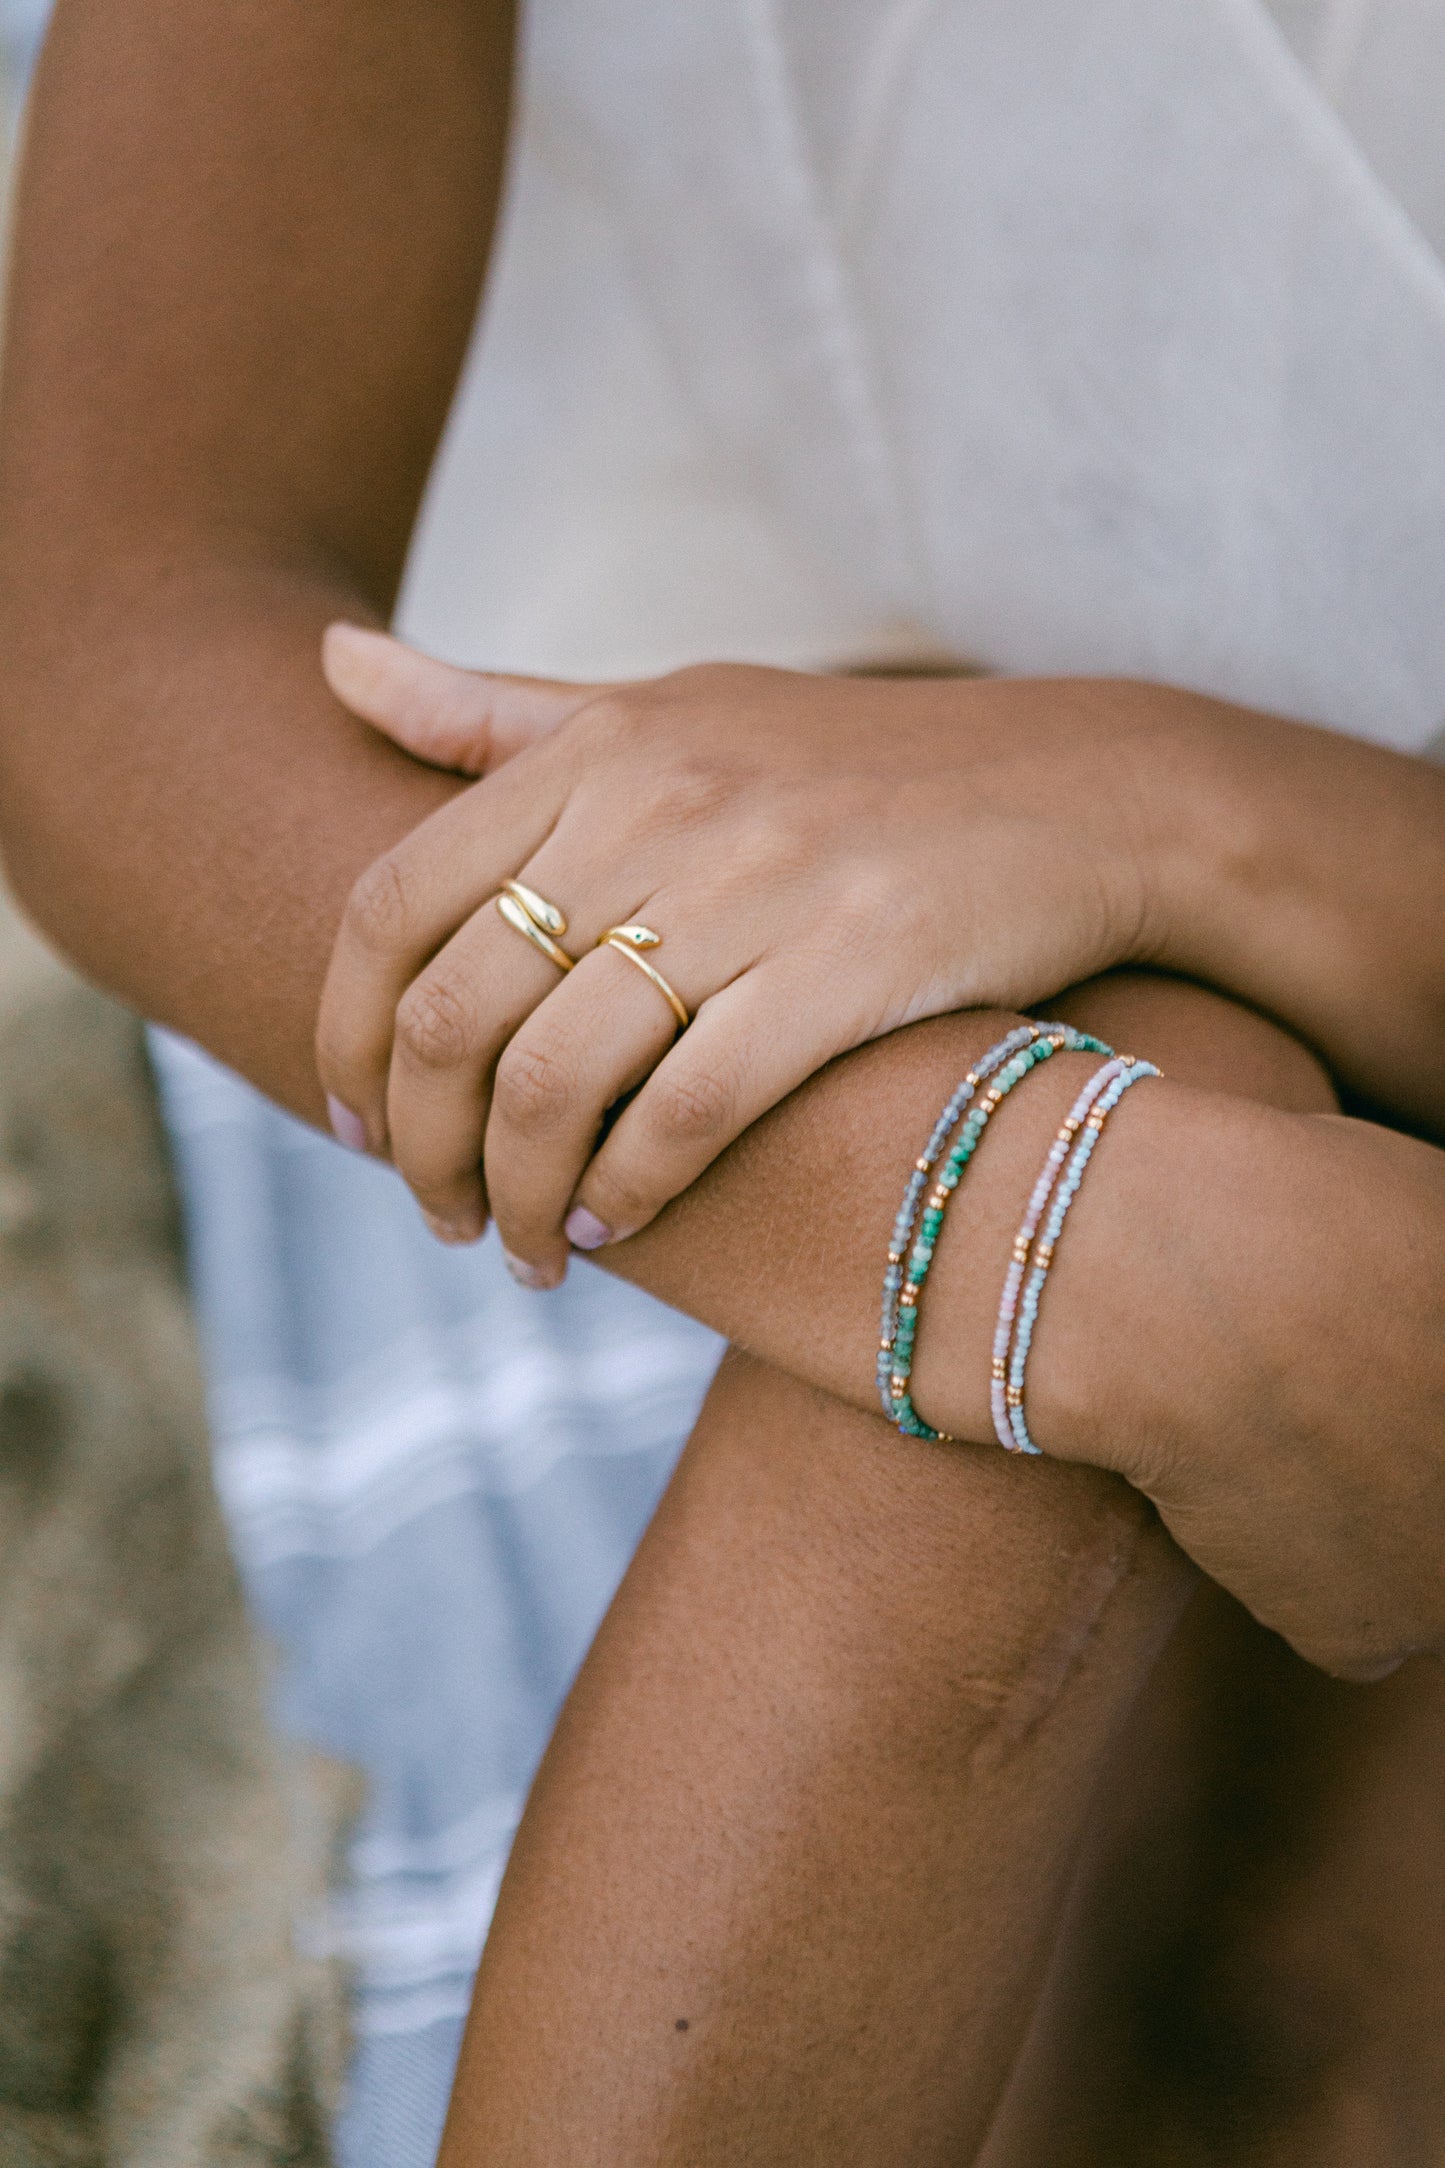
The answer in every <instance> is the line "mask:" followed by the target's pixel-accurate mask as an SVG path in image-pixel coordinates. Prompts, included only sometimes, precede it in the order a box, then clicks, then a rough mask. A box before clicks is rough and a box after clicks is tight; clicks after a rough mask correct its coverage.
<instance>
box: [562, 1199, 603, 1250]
mask: <svg viewBox="0 0 1445 2168" xmlns="http://www.w3.org/2000/svg"><path fill="white" fill-rule="evenodd" d="M562 1232H563V1234H564V1235H565V1236H566V1237H567V1240H568V1241H569V1242H570V1243H571V1245H572V1247H573V1249H574V1250H600V1249H601V1248H602V1246H603V1244H604V1243H607V1242H610V1241H611V1240H612V1229H611V1228H610V1227H604V1226H603V1224H602V1222H601V1220H600V1219H599V1218H598V1217H597V1214H596V1213H595V1212H589V1211H588V1209H587V1207H586V1205H585V1204H574V1205H573V1207H572V1209H571V1211H570V1212H569V1213H568V1214H567V1217H566V1219H565V1220H564V1221H563V1223H562Z"/></svg>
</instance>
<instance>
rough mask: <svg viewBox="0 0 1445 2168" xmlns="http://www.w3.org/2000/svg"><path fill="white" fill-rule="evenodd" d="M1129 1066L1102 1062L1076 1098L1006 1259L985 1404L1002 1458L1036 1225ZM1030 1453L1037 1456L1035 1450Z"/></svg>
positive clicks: (1012, 1448)
mask: <svg viewBox="0 0 1445 2168" xmlns="http://www.w3.org/2000/svg"><path fill="white" fill-rule="evenodd" d="M1129 1066H1130V1063H1129V1057H1128V1056H1127V1055H1124V1054H1116V1055H1114V1057H1113V1058H1112V1060H1110V1061H1106V1062H1105V1064H1104V1066H1103V1068H1102V1069H1096V1070H1095V1071H1094V1074H1093V1075H1092V1076H1091V1077H1090V1079H1089V1081H1088V1083H1087V1084H1086V1085H1085V1086H1084V1088H1083V1090H1082V1091H1081V1092H1080V1094H1079V1096H1078V1098H1077V1099H1076V1100H1075V1101H1074V1103H1073V1105H1072V1106H1071V1107H1070V1109H1069V1111H1068V1113H1067V1114H1066V1115H1065V1117H1064V1120H1063V1122H1062V1124H1061V1126H1060V1128H1059V1133H1058V1135H1057V1136H1056V1137H1055V1138H1054V1141H1053V1143H1052V1144H1051V1145H1050V1146H1049V1150H1048V1157H1047V1158H1046V1159H1045V1161H1044V1164H1043V1167H1042V1169H1041V1171H1040V1173H1039V1178H1038V1180H1037V1182H1035V1184H1034V1186H1033V1192H1032V1194H1031V1196H1030V1197H1029V1202H1028V1209H1027V1211H1026V1212H1025V1213H1024V1216H1023V1221H1022V1223H1021V1225H1020V1227H1019V1231H1018V1233H1017V1234H1016V1235H1015V1236H1014V1246H1013V1254H1012V1256H1011V1257H1010V1259H1009V1268H1008V1274H1007V1276H1006V1278H1005V1280H1004V1283H1003V1295H1002V1298H1001V1300H1000V1302H999V1306H998V1323H997V1325H996V1326H995V1327H994V1335H993V1373H992V1378H991V1382H990V1389H989V1402H990V1407H991V1410H992V1414H993V1427H994V1435H995V1436H996V1437H997V1439H998V1442H999V1444H1000V1445H1001V1446H1002V1447H1003V1449H1004V1451H1005V1452H1006V1453H1017V1452H1019V1451H1021V1450H1022V1448H1021V1447H1020V1445H1019V1443H1018V1440H1017V1439H1016V1438H1015V1436H1014V1434H1013V1430H1012V1428H1011V1427H1010V1424H1009V1419H1008V1396H1007V1385H1008V1351H1009V1343H1010V1341H1011V1340H1012V1338H1013V1323H1014V1317H1015V1315H1016V1313H1017V1310H1018V1297H1019V1289H1020V1288H1021V1287H1022V1285H1023V1278H1024V1268H1025V1266H1026V1265H1027V1264H1028V1261H1029V1251H1030V1249H1031V1247H1032V1245H1033V1239H1034V1236H1035V1235H1036V1234H1037V1233H1038V1229H1039V1221H1040V1220H1041V1219H1042V1218H1043V1216H1044V1210H1045V1207H1046V1206H1047V1204H1048V1202H1049V1199H1050V1198H1051V1197H1052V1195H1053V1193H1054V1186H1055V1184H1056V1183H1057V1181H1058V1177H1059V1169H1060V1168H1061V1167H1062V1166H1063V1164H1064V1161H1065V1160H1066V1159H1067V1158H1068V1156H1069V1147H1070V1145H1071V1144H1072V1143H1073V1141H1074V1139H1075V1137H1076V1136H1077V1135H1078V1133H1079V1131H1080V1130H1081V1129H1082V1128H1083V1126H1084V1118H1085V1116H1086V1115H1087V1114H1088V1112H1089V1109H1090V1108H1091V1107H1092V1106H1093V1104H1094V1101H1095V1100H1096V1099H1097V1098H1099V1096H1100V1095H1101V1093H1102V1092H1103V1090H1104V1088H1105V1086H1106V1085H1108V1084H1111V1083H1112V1082H1113V1080H1114V1078H1115V1077H1116V1076H1122V1075H1123V1073H1124V1071H1125V1070H1126V1069H1127V1068H1128V1067H1129ZM1030 1450H1033V1451H1036V1450H1037V1448H1036V1447H1034V1448H1031V1449H1030Z"/></svg>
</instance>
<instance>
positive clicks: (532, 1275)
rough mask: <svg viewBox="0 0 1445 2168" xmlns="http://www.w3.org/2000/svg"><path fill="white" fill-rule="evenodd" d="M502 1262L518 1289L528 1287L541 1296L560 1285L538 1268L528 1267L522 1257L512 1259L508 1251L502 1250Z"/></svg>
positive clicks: (535, 1266) (534, 1266)
mask: <svg viewBox="0 0 1445 2168" xmlns="http://www.w3.org/2000/svg"><path fill="white" fill-rule="evenodd" d="M502 1261H503V1263H504V1264H505V1265H506V1268H507V1270H508V1272H510V1273H511V1275H512V1278H513V1279H514V1280H515V1281H516V1283H517V1285H518V1286H519V1287H530V1288H532V1289H533V1290H534V1291H535V1292H536V1293H538V1294H541V1293H543V1292H544V1291H545V1290H546V1289H547V1288H549V1287H556V1286H558V1285H559V1284H560V1283H559V1282H558V1281H556V1280H554V1279H552V1278H550V1277H549V1275H548V1274H547V1273H545V1272H543V1271H542V1270H541V1268H540V1267H539V1266H537V1265H529V1264H528V1263H527V1261H526V1259H525V1258H524V1257H514V1256H513V1255H512V1253H511V1251H510V1250H503V1252H502Z"/></svg>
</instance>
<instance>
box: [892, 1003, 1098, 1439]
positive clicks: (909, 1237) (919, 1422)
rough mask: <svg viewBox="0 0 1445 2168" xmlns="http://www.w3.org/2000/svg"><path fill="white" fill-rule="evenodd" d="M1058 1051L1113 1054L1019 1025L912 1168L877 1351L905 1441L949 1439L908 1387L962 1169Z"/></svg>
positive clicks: (950, 1108)
mask: <svg viewBox="0 0 1445 2168" xmlns="http://www.w3.org/2000/svg"><path fill="white" fill-rule="evenodd" d="M1060 1050H1067V1051H1069V1052H1079V1053H1096V1054H1104V1055H1107V1054H1108V1053H1109V1051H1110V1049H1109V1048H1108V1047H1106V1046H1105V1045H1104V1044H1103V1043H1102V1041H1100V1040H1098V1039H1095V1038H1093V1037H1091V1036H1090V1034H1089V1033H1087V1032H1083V1031H1076V1030H1075V1029H1074V1028H1073V1026H1072V1025H1070V1024H1027V1025H1021V1026H1018V1027H1017V1028H1016V1029H1015V1030H1014V1031H1012V1032H1010V1033H1009V1035H1008V1037H1007V1038H1006V1039H1002V1040H1000V1041H999V1043H998V1045H997V1046H993V1047H990V1049H989V1051H988V1053H987V1054H985V1055H984V1057H983V1059H982V1061H980V1062H979V1063H978V1064H977V1065H976V1066H975V1067H974V1068H973V1069H971V1070H970V1071H969V1073H968V1075H967V1076H966V1077H965V1078H964V1080H963V1082H962V1083H961V1084H960V1085H959V1086H958V1088H957V1090H956V1091H955V1092H954V1093H953V1095H952V1097H951V1098H950V1100H949V1101H948V1104H947V1105H946V1106H945V1108H944V1110H943V1113H942V1114H941V1115H940V1116H939V1119H938V1121H937V1122H936V1123H935V1125H934V1129H933V1134H932V1136H931V1137H930V1139H929V1143H928V1147H927V1149H926V1151H925V1152H924V1154H923V1156H922V1157H921V1158H920V1159H918V1160H917V1161H916V1162H915V1164H914V1170H913V1174H912V1175H911V1176H910V1178H909V1184H908V1188H907V1190H906V1191H905V1193H904V1199H903V1204H902V1206H901V1207H900V1209H899V1214H898V1218H897V1220H896V1221H895V1222H894V1231H893V1233H894V1238H893V1242H892V1245H891V1247H890V1249H889V1253H888V1266H887V1271H886V1273H885V1276H884V1286H883V1313H882V1320H881V1328H882V1329H881V1333H880V1340H879V1352H878V1388H879V1397H880V1399H881V1401H882V1403H883V1408H884V1412H885V1413H886V1414H887V1416H888V1418H889V1420H890V1421H891V1422H892V1423H894V1424H895V1425H896V1427H897V1428H898V1429H899V1430H901V1431H903V1432H904V1434H905V1435H906V1436H908V1437H914V1438H924V1439H931V1440H943V1439H944V1438H945V1437H946V1433H945V1432H943V1431H940V1430H934V1429H933V1428H932V1427H931V1425H930V1424H928V1423H925V1422H924V1421H923V1419H922V1417H921V1416H920V1415H919V1413H918V1410H917V1409H916V1408H915V1407H914V1405H913V1400H912V1397H911V1395H910V1393H909V1390H908V1384H909V1379H910V1377H911V1376H912V1372H913V1352H914V1344H915V1341H916V1339H917V1334H918V1304H919V1301H920V1299H921V1297H922V1292H923V1286H924V1282H925V1281H926V1280H927V1277H928V1270H929V1267H930V1265H931V1264H932V1262H933V1254H934V1250H935V1248H936V1246H937V1242H938V1235H939V1231H940V1229H941V1227H942V1225H943V1217H944V1213H945V1211H946V1210H947V1207H948V1200H949V1198H950V1197H951V1196H952V1194H953V1192H954V1190H955V1189H956V1188H957V1187H958V1184H959V1182H960V1181H961V1180H962V1179H963V1173H964V1169H965V1168H966V1167H967V1165H968V1163H969V1161H970V1160H971V1159H972V1157H973V1155H974V1153H975V1151H976V1150H977V1149H978V1144H979V1140H980V1138H981V1137H982V1135H983V1132H984V1130H985V1129H986V1128H987V1126H988V1123H989V1120H990V1118H991V1117H992V1115H993V1113H994V1111H995V1110H996V1108H997V1107H998V1106H999V1105H1000V1104H1001V1103H1002V1101H1003V1100H1004V1099H1006V1098H1007V1097H1008V1094H1009V1093H1010V1092H1011V1091H1012V1090H1013V1088H1014V1086H1015V1085H1016V1084H1020V1083H1022V1081H1023V1079H1024V1078H1025V1077H1026V1076H1027V1075H1028V1074H1029V1072H1030V1071H1031V1070H1032V1069H1034V1068H1036V1067H1037V1066H1038V1064H1039V1063H1040V1062H1042V1061H1047V1060H1048V1059H1049V1058H1050V1057H1051V1056H1052V1055H1053V1054H1055V1053H1057V1052H1059V1051H1060ZM995 1072H996V1073H995ZM990 1074H993V1075H994V1081H993V1083H992V1084H991V1085H990V1086H989V1089H988V1091H987V1092H986V1093H985V1094H984V1096H983V1098H982V1099H981V1100H979V1101H978V1103H977V1104H976V1105H974V1106H972V1107H971V1108H970V1110H969V1111H968V1112H967V1114H965V1115H964V1119H963V1123H962V1127H961V1128H960V1129H959V1131H958V1135H957V1137H956V1139H955V1141H954V1144H953V1146H952V1149H951V1150H950V1152H949V1154H948V1158H947V1161H946V1162H945V1164H944V1167H943V1169H942V1172H941V1173H940V1174H939V1177H938V1181H937V1184H936V1186H935V1188H934V1190H933V1192H932V1194H931V1195H930V1196H929V1198H928V1200H927V1203H926V1204H925V1205H924V1207H923V1210H922V1213H921V1215H919V1214H918V1204H919V1200H920V1198H921V1197H922V1194H923V1185H924V1182H925V1181H926V1179H927V1177H928V1174H929V1173H930V1172H931V1170H932V1167H933V1165H934V1164H935V1163H936V1161H937V1158H938V1155H939V1153H940V1152H941V1150H942V1148H943V1140H944V1139H945V1138H946V1137H947V1136H948V1134H949V1131H950V1130H951V1129H952V1127H953V1125H954V1123H955V1122H956V1121H957V1119H958V1117H959V1115H960V1114H962V1113H963V1111H964V1109H965V1108H966V1107H969V1103H970V1101H972V1099H973V1097H974V1094H975V1093H976V1092H977V1090H978V1087H979V1085H980V1083H981V1082H982V1081H983V1080H984V1078H985V1077H987V1076H989V1075H990ZM915 1218H916V1229H915ZM905 1255H906V1257H907V1266H906V1269H905V1265H904V1258H905Z"/></svg>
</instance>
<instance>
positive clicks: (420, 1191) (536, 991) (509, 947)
mask: <svg viewBox="0 0 1445 2168" xmlns="http://www.w3.org/2000/svg"><path fill="white" fill-rule="evenodd" d="M558 979H559V974H558V969H557V966H556V965H555V964H553V963H552V962H550V961H549V960H548V958H547V957H546V956H544V955H543V954H542V953H541V952H540V951H539V950H538V949H536V948H534V947H533V946H531V945H530V944H529V943H528V942H527V941H526V940H525V939H524V938H523V937H522V936H521V935H520V934H518V933H517V932H516V930H515V929H514V928H513V927H511V926H510V925H508V923H507V922H506V921H505V920H504V919H503V918H502V916H501V914H500V913H499V912H498V911H497V910H496V909H495V908H494V906H493V905H492V904H491V903H490V902H489V903H487V904H484V905H483V907H482V908H481V909H480V910H479V911H477V912H475V913H474V914H473V915H472V917H471V918H469V919H468V920H467V922H466V923H465V925H463V926H462V927H461V928H460V929H459V930H458V931H457V933H455V934H454V935H453V936H452V938H451V940H450V941H448V942H447V944H446V946H445V947H444V948H443V949H442V950H441V951H440V952H439V953H438V954H437V955H436V956H434V957H433V958H432V960H431V962H430V963H429V964H428V965H427V967H426V969H425V970H424V971H423V972H422V973H421V974H420V975H419V976H418V977H417V978H416V979H415V980H414V981H413V982H412V984H411V985H410V986H409V987H408V988H407V990H406V992H405V994H404V995H403V996H402V999H401V1001H400V1003H399V1005H398V1007H397V1011H396V1028H395V1036H394V1039H393V1043H392V1052H391V1065H390V1070H389V1073H388V1079H387V1128H388V1133H389V1137H390V1145H391V1157H392V1161H393V1163H394V1165H395V1166H396V1168H397V1170H398V1172H399V1173H400V1174H401V1176H402V1178H403V1179H404V1180H405V1182H406V1183H407V1185H408V1186H409V1188H410V1189H411V1190H412V1192H413V1194H414V1195H415V1197H416V1200H417V1203H418V1204H419V1205H420V1206H421V1208H422V1211H423V1212H424V1213H425V1215H426V1218H427V1221H428V1223H429V1225H430V1226H431V1229H432V1232H433V1233H434V1234H435V1235H437V1236H438V1237H439V1238H440V1239H441V1240H442V1241H444V1242H474V1241H475V1240H476V1239H477V1237H478V1236H479V1235H480V1234H481V1232H482V1230H483V1228H484V1226H485V1225H486V1215H487V1197H486V1192H485V1186H484V1183H483V1180H482V1173H481V1160H482V1138H483V1134H484V1132H485V1129H486V1121H487V1109H488V1105H489V1102H490V1097H491V1084H492V1074H493V1071H494V1069H495V1067H496V1063H497V1059H498V1057H499V1055H500V1054H501V1052H502V1050H503V1048H504V1047H505V1046H506V1044H507V1042H508V1040H509V1039H511V1038H512V1037H513V1035H514V1033H515V1032H516V1031H517V1029H518V1028H519V1026H521V1025H522V1024H524V1023H525V1021H526V1019H527V1018H528V1017H529V1016H530V1015H531V1013H532V1011H533V1010H534V1009H536V1008H537V1006H538V1004H539V1003H543V1004H545V1002H546V999H547V996H548V995H549V994H551V993H552V992H553V990H554V989H555V988H556V987H557V985H558ZM564 983H565V982H564Z"/></svg>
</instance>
